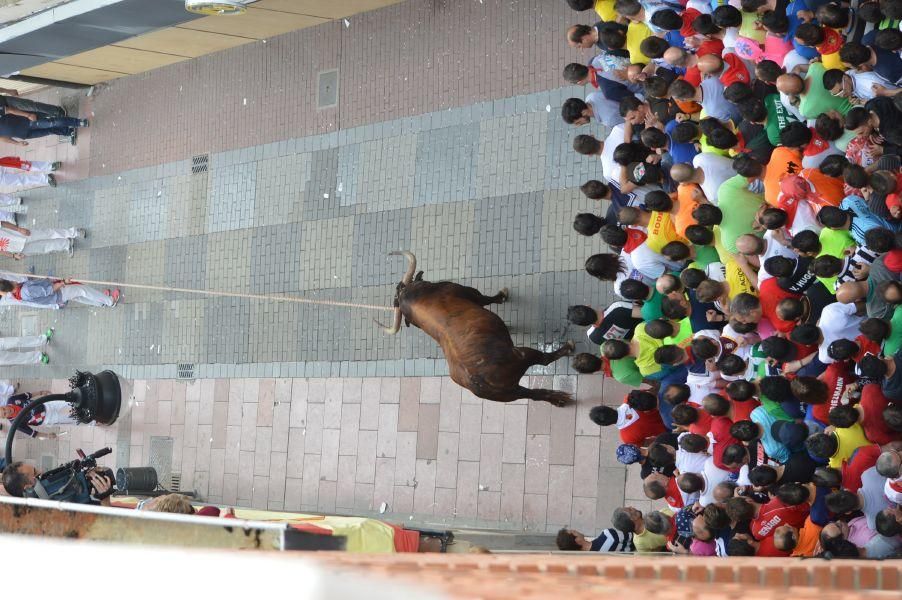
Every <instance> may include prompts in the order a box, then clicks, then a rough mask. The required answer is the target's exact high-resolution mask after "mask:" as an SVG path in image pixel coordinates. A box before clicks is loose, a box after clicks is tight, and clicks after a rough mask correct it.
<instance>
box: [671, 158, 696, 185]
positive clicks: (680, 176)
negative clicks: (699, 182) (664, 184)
mask: <svg viewBox="0 0 902 600" xmlns="http://www.w3.org/2000/svg"><path fill="white" fill-rule="evenodd" d="M694 175H695V167H693V166H692V165H690V164H689V163H677V164H675V165H673V166H672V167H670V178H671V179H673V180H674V181H676V182H677V183H686V182H687V181H690V180H691V179H692V177H693V176H694Z"/></svg>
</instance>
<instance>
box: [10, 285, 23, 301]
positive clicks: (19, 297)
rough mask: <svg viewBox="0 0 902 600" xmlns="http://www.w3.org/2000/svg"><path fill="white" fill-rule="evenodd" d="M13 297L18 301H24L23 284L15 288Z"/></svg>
mask: <svg viewBox="0 0 902 600" xmlns="http://www.w3.org/2000/svg"><path fill="white" fill-rule="evenodd" d="M12 295H13V298H15V299H16V300H18V301H20V302H21V301H22V284H21V283H20V284H19V285H17V286H16V287H14V288H13V291H12Z"/></svg>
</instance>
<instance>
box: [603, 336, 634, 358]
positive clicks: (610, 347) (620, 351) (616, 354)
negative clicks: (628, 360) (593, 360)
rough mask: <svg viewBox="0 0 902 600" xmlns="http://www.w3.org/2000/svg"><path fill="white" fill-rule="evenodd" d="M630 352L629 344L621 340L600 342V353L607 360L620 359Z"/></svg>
mask: <svg viewBox="0 0 902 600" xmlns="http://www.w3.org/2000/svg"><path fill="white" fill-rule="evenodd" d="M629 353H630V345H629V344H628V343H626V342H624V341H623V340H605V341H603V342H602V343H601V355H602V356H604V357H605V358H607V359H609V360H620V359H621V358H624V357H625V356H628V355H629Z"/></svg>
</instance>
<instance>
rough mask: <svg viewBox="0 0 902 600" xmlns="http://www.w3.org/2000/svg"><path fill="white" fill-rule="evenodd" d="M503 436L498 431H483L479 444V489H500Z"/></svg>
mask: <svg viewBox="0 0 902 600" xmlns="http://www.w3.org/2000/svg"><path fill="white" fill-rule="evenodd" d="M503 444H504V437H503V436H502V435H501V434H498V433H483V434H482V438H481V444H480V458H479V485H480V490H491V491H498V490H500V489H501V453H502V450H503Z"/></svg>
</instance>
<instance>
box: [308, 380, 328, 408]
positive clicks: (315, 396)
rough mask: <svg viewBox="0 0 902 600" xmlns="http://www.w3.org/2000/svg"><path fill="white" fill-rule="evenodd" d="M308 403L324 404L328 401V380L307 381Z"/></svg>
mask: <svg viewBox="0 0 902 600" xmlns="http://www.w3.org/2000/svg"><path fill="white" fill-rule="evenodd" d="M306 381H307V402H309V403H310V404H322V403H323V402H325V401H326V380H325V379H307V380H306Z"/></svg>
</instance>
